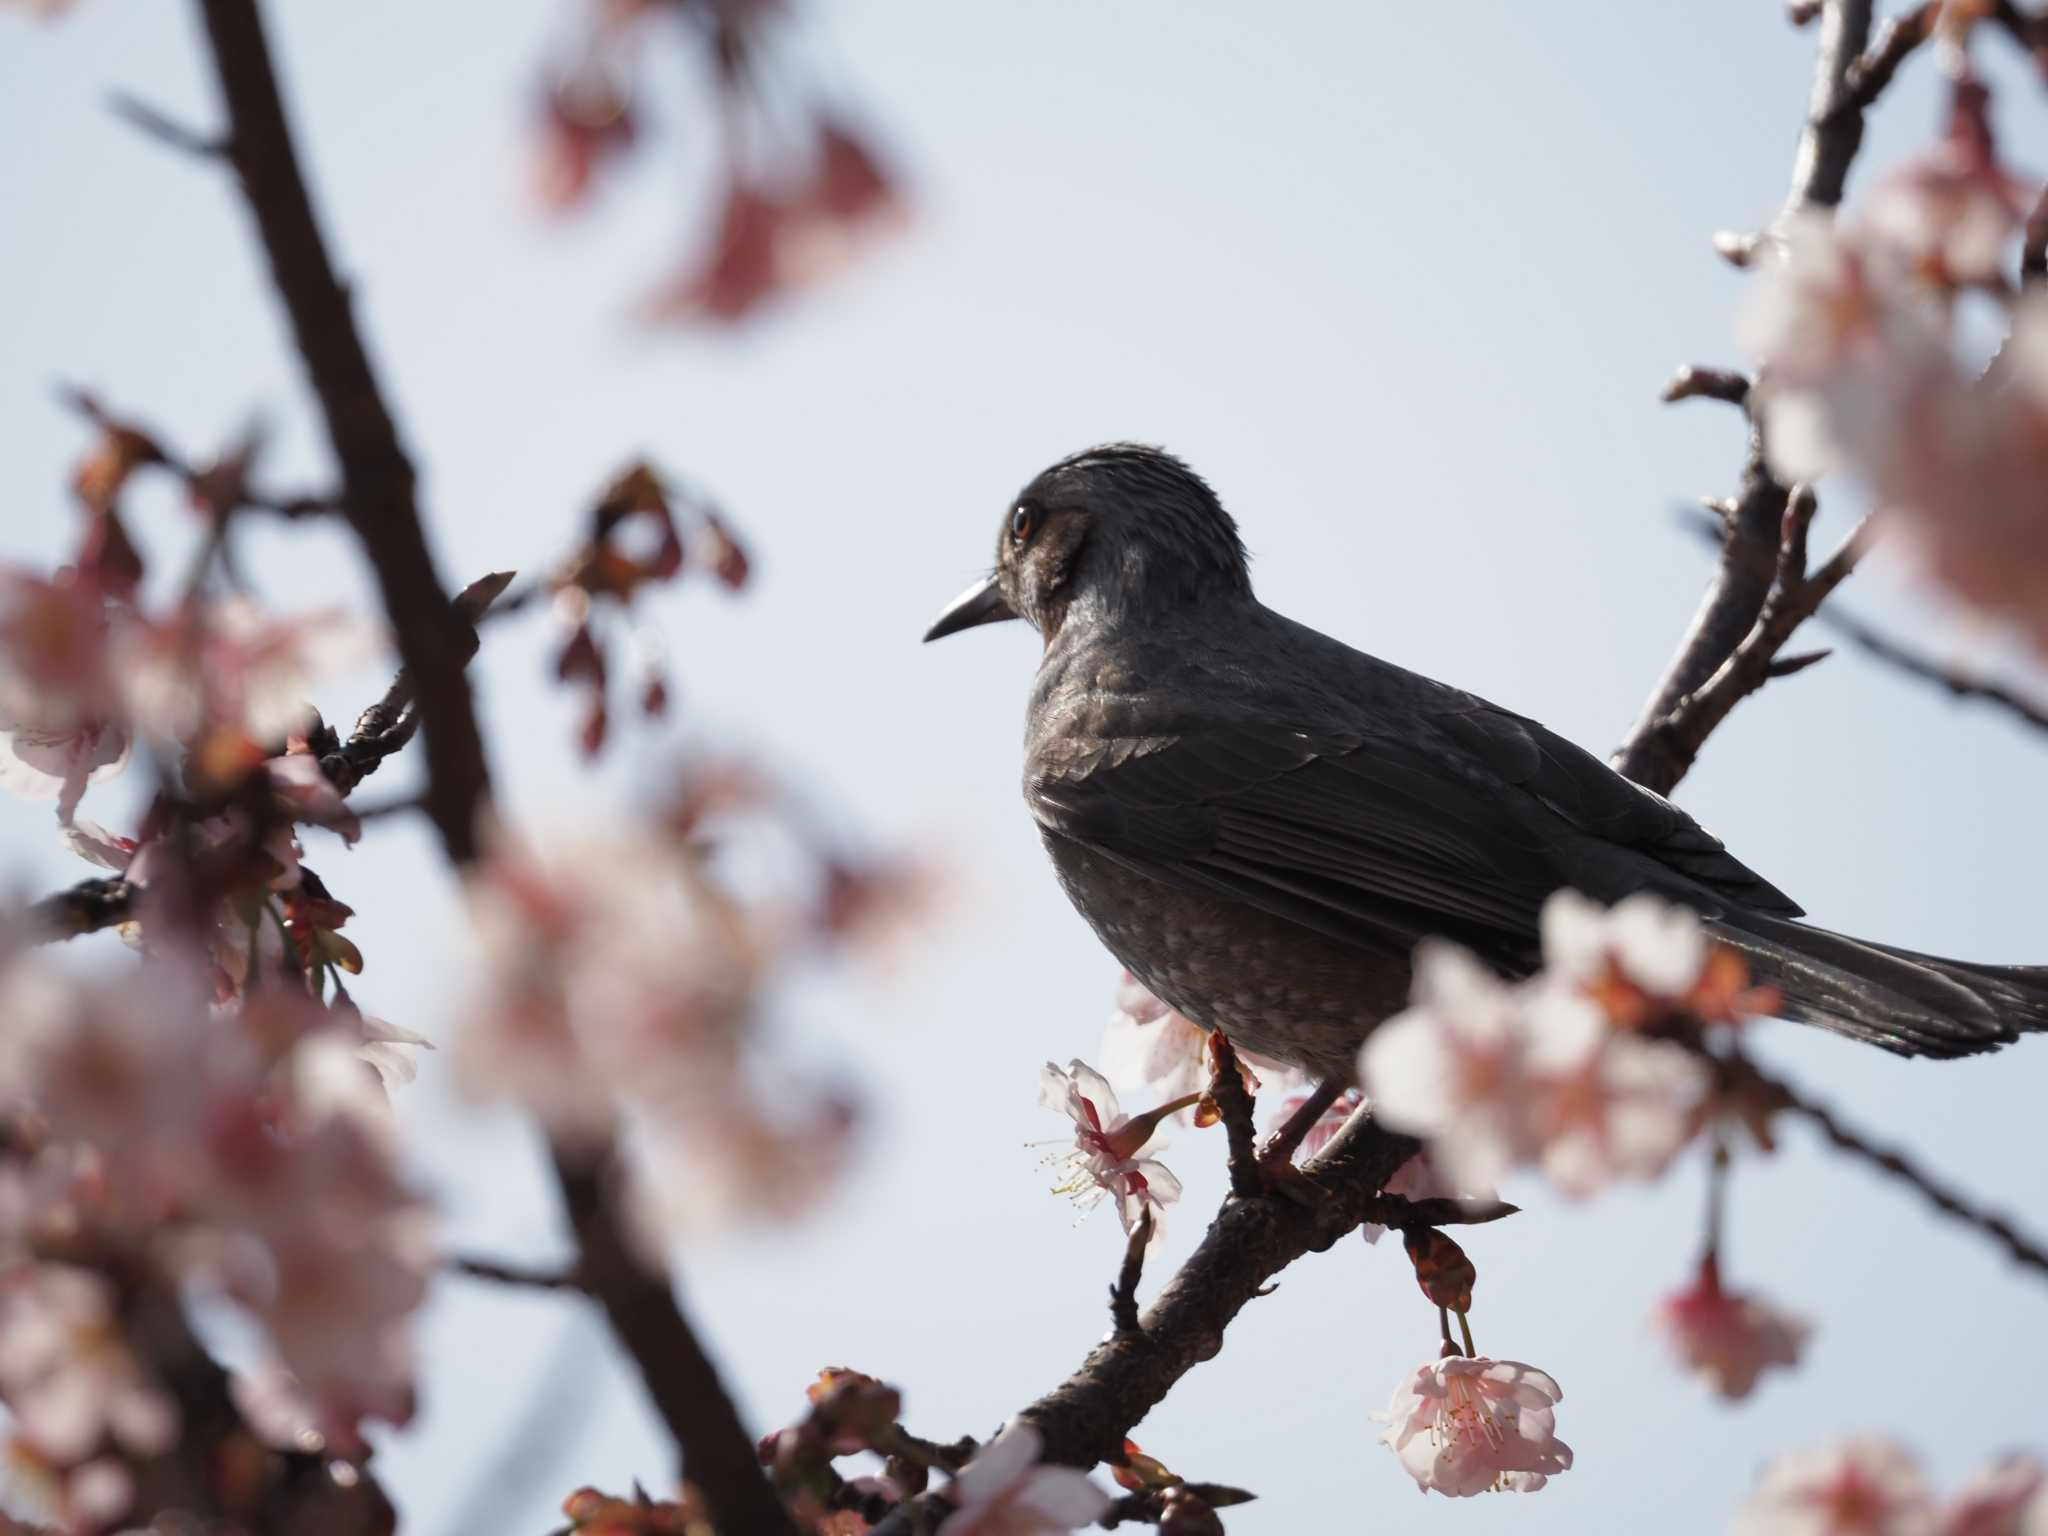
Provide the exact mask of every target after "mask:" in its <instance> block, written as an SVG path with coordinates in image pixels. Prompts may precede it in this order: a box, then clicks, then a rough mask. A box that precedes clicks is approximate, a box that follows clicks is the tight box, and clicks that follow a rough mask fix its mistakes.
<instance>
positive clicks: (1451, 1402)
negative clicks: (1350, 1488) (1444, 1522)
mask: <svg viewBox="0 0 2048 1536" xmlns="http://www.w3.org/2000/svg"><path fill="white" fill-rule="evenodd" d="M1563 1399H1564V1392H1563V1390H1562V1389H1561V1388H1560V1387H1559V1386H1558V1384H1557V1383H1556V1382H1555V1381H1554V1380H1552V1379H1551V1378H1550V1377H1549V1376H1548V1375H1546V1374H1545V1373H1543V1372H1542V1371H1539V1370H1537V1369H1536V1368H1535V1367H1534V1366H1530V1365H1524V1364H1522V1363H1521V1362H1520V1361H1516V1360H1489V1359H1487V1358H1486V1357H1485V1356H1483V1355H1449V1356H1446V1357H1445V1358H1443V1359H1441V1360H1432V1361H1431V1362H1430V1363H1429V1364H1427V1365H1421V1366H1417V1367H1416V1368H1415V1372H1414V1374H1413V1375H1412V1376H1410V1377H1409V1378H1408V1379H1407V1380H1406V1381H1404V1382H1402V1383H1401V1385H1400V1386H1399V1387H1397V1388H1396V1389H1395V1391H1394V1400H1393V1402H1392V1403H1390V1404H1389V1405H1388V1408H1387V1412H1386V1413H1384V1414H1382V1415H1379V1417H1380V1418H1381V1419H1383V1420H1387V1421H1390V1427H1389V1428H1388V1430H1387V1432H1386V1434H1385V1435H1384V1436H1383V1437H1382V1439H1383V1441H1384V1442H1385V1444H1386V1446H1387V1448H1388V1449H1389V1450H1391V1451H1393V1453H1394V1454H1395V1455H1396V1456H1398V1457H1399V1458H1400V1459H1401V1465H1402V1467H1403V1468H1404V1469H1405V1470H1406V1471H1407V1473H1408V1475H1409V1476H1410V1477H1412V1478H1414V1479H1415V1484H1416V1486H1417V1487H1418V1488H1419V1489H1420V1490H1421V1491H1422V1492H1423V1493H1425V1494H1426V1493H1428V1492H1430V1491H1431V1490H1432V1489H1433V1490H1435V1491H1436V1492H1438V1493H1441V1494H1443V1495H1445V1496H1446V1497H1449V1498H1454V1499H1456V1498H1466V1497H1469V1496H1470V1495H1472V1494H1475V1493H1498V1492H1512V1493H1533V1492H1535V1491H1536V1490H1537V1489H1538V1488H1541V1487H1542V1486H1543V1485H1544V1484H1545V1483H1546V1482H1548V1481H1549V1480H1550V1478H1551V1477H1553V1476H1555V1475H1556V1474H1557V1473H1559V1472H1564V1471H1567V1470H1569V1469H1570V1467H1571V1464H1572V1449H1571V1447H1570V1446H1568V1445H1566V1444H1565V1443H1564V1442H1563V1441H1562V1440H1560V1439H1558V1438H1557V1417H1556V1408H1557V1405H1558V1403H1559V1402H1561V1401H1563Z"/></svg>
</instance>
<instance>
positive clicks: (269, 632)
mask: <svg viewBox="0 0 2048 1536" xmlns="http://www.w3.org/2000/svg"><path fill="white" fill-rule="evenodd" d="M378 640H379V632H378V630H377V629H376V627H375V626H374V625H371V624H368V623H366V622H365V621H363V620H361V619H358V618H356V617H354V616H352V615H350V614H347V613H344V612H342V611H340V610H338V609H327V610H323V611H320V612H316V613H308V614H301V615H298V616H296V617H291V618H280V617H277V616H275V615H271V614H267V613H265V612H263V610H261V609H260V608H258V607H257V606H256V605H255V604H253V603H251V602H248V601H247V600H245V599H242V598H233V599H229V600H226V601H222V602H217V603H211V604H206V605H196V604H194V605H188V606H186V607H184V608H181V609H179V610H178V611H177V612H175V613H173V614H171V615H169V616H168V617H166V618H163V619H159V620H149V621H144V622H140V623H137V624H134V625H131V626H129V627H128V628H127V630H125V631H124V632H123V636H122V644H121V658H120V659H121V667H122V672H121V676H122V683H123V687H124V690H125V694H126V697H127V702H128V708H129V711H130V713H131V715H132V716H133V718H134V719H135V721H136V722H137V725H138V726H139V727H140V728H141V729H143V730H144V731H146V732H147V733H148V734H150V735H152V736H155V737H158V738H161V739H164V740H171V741H190V740H192V739H193V738H195V737H197V736H198V735H200V734H201V732H202V731H205V730H209V729H218V730H229V731H236V732H240V733H241V734H242V735H244V736H247V737H248V738H250V739H251V740H253V741H255V742H258V743H264V742H282V741H283V740H284V739H285V738H286V737H287V736H289V735H291V734H292V732H293V731H295V730H297V729H299V728H301V727H302V726H303V725H304V724H305V721H306V718H307V715H308V713H309V711H310V708H311V706H310V705H309V703H308V701H307V697H306V693H307V689H308V688H309V686H310V685H311V683H312V681H313V679H314V678H315V677H318V676H320V675H321V674H323V673H327V672H332V671H338V670H341V669H343V668H345V667H349V666H353V665H355V664H357V663H359V662H363V661H366V660H368V659H370V658H371V657H372V656H374V655H375V653H376V650H377V647H378Z"/></svg>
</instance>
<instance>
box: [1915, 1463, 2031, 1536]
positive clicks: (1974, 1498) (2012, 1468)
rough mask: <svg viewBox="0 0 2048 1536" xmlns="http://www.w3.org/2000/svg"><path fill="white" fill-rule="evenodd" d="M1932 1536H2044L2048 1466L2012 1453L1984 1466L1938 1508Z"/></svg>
mask: <svg viewBox="0 0 2048 1536" xmlns="http://www.w3.org/2000/svg"><path fill="white" fill-rule="evenodd" d="M1936 1536H2048V1467H2044V1466H2043V1465H2042V1464H2041V1461H2040V1459H2039V1458H2038V1457H2034V1456H2028V1455H2022V1454H2015V1455H2011V1456H2007V1457H2005V1458H2004V1459H2003V1460H2001V1461H1999V1462H1997V1463H1995V1464H1994V1465H1992V1466H1989V1467H1987V1468H1985V1469H1984V1470H1983V1471H1982V1472H1980V1473H1978V1474H1977V1475H1976V1477H1974V1478H1972V1479H1971V1480H1970V1483H1969V1486H1968V1487H1966V1488H1964V1490H1963V1491H1962V1492H1961V1493H1960V1494H1958V1495H1957V1496H1956V1497H1955V1498H1954V1499H1953V1500H1951V1501H1950V1503H1949V1504H1948V1506H1947V1508H1945V1509H1944V1510H1942V1512H1941V1520H1940V1523H1939V1524H1938V1525H1937V1527H1936Z"/></svg>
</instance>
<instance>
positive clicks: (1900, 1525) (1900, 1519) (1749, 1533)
mask: <svg viewBox="0 0 2048 1536" xmlns="http://www.w3.org/2000/svg"><path fill="white" fill-rule="evenodd" d="M1934 1528H1935V1525H1934V1504H1933V1500H1932V1499H1931V1497H1930V1496H1929V1494H1928V1491H1927V1484H1926V1481H1925V1479H1923V1478H1922V1476H1921V1475H1920V1468H1919V1464H1918V1463H1917V1462H1916V1461H1915V1460H1914V1457H1913V1454H1912V1452H1910V1451H1908V1450H1907V1449H1906V1448H1905V1447H1904V1446H1901V1445H1898V1444H1896V1443H1895V1442H1893V1441H1890V1440H1885V1439H1882V1438H1880V1437H1877V1436H1874V1435H1865V1436H1860V1437H1857V1438H1853V1439H1848V1440H1842V1441H1838V1442H1836V1443H1835V1444H1833V1445H1828V1446H1822V1447H1819V1448H1816V1449H1807V1450H1797V1451H1787V1452H1785V1453H1784V1454H1782V1455H1780V1456H1778V1457H1777V1458H1776V1459H1775V1460H1773V1461H1772V1462H1771V1464H1770V1465H1769V1466H1767V1467H1766V1468H1765V1469H1764V1474H1763V1478H1762V1480H1761V1481H1760V1482H1759V1484H1758V1486H1757V1490H1756V1492H1755V1493H1753V1494H1752V1495H1751V1496H1750V1498H1749V1501H1748V1502H1747V1503H1746V1504H1744V1505H1743V1506H1742V1508H1741V1510H1739V1511H1738V1512H1737V1514H1736V1517H1735V1523H1734V1525H1733V1526H1732V1527H1731V1529H1732V1530H1733V1531H1734V1532H1735V1533H1736V1536H1930V1533H1932V1532H1933V1530H1934Z"/></svg>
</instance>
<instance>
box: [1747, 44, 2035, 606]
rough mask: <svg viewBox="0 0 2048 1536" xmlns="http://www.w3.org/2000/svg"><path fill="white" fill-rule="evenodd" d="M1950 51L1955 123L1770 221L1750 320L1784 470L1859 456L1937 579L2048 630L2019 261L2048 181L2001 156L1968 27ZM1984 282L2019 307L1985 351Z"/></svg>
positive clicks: (1762, 414)
mask: <svg viewBox="0 0 2048 1536" xmlns="http://www.w3.org/2000/svg"><path fill="white" fill-rule="evenodd" d="M1949 9H1950V10H1954V9H1955V8H1954V7H1950V8H1949ZM1949 58H1950V60H1951V65H1952V68H1953V69H1954V70H1955V75H1954V78H1953V79H1952V82H1951V86H1950V108H1949V121H1948V127H1947V130H1946V132H1945V134H1944V135H1943V136H1942V137H1941V139H1940V140H1939V141H1938V142H1937V143H1936V144H1934V145H1933V146H1932V147H1931V148H1929V149H1928V150H1926V151H1925V152H1923V153H1922V154H1920V155H1919V156H1917V157H1916V158H1914V159H1912V160H1910V161H1908V162H1907V163H1906V164H1904V165H1903V166H1901V167H1899V168H1898V169H1897V170H1895V171H1893V172H1892V173H1891V174H1890V175H1889V176H1887V177H1885V178H1884V179H1883V180H1882V181H1880V182H1879V183H1878V184H1877V185H1876V186H1875V187H1874V188H1873V189H1872V191H1871V192H1870V194H1869V196H1868V197H1867V198H1866V199H1865V200H1864V201H1863V203H1862V204H1861V205H1860V206H1859V207H1857V208H1855V209H1852V210H1850V211H1849V212H1846V213H1844V214H1843V215H1841V216H1840V217H1831V216H1829V215H1828V214H1825V213H1822V212H1819V211H1807V212H1803V213H1799V214H1796V215H1794V216H1792V217H1790V218H1789V219H1787V220H1786V221H1785V222H1784V223H1783V224H1782V225H1781V227H1780V228H1778V229H1777V230H1776V231H1775V232H1774V233H1773V234H1772V235H1770V236H1769V237H1767V238H1766V240H1765V241H1764V242H1763V244H1762V245H1761V246H1760V248H1759V260H1760V265H1761V267H1762V273H1761V276H1760V278H1759V280H1758V282H1757V286H1756V289H1755V291H1754V292H1753V293H1752V295H1751V298H1750V302H1749V305H1748V308H1747V310H1746V312H1745V314H1744V317H1743V324H1742V337H1743V340H1744V342H1745V344H1746V345H1747V346H1748V347H1749V348H1750V349H1751V350H1752V351H1753V352H1754V353H1755V354H1756V356H1757V357H1758V359H1759V361H1760V364H1761V367H1760V371H1759V375H1758V380H1757V385H1756V390H1755V394H1754V403H1755V406H1756V409H1757V412H1758V419H1759V421H1760V422H1761V425H1762V427H1763V432H1764V443H1765V447H1766V450H1767V453H1768V455H1769V460H1770V463H1771V467H1772V468H1773V470H1774V471H1775V472H1776V473H1777V475H1778V476H1779V477H1780V478H1781V479H1783V480H1785V481H1786V482H1787V483H1791V482H1795V481H1811V480H1813V479H1815V478H1817V477H1819V476H1820V475H1822V474H1825V473H1827V472H1829V471H1845V472H1847V473H1849V474H1851V475H1853V476H1854V477H1856V478H1857V479H1858V480H1859V481H1861V482H1862V483H1863V484H1864V485H1865V486H1866V487H1867V488H1868V489H1869V491H1870V493H1871V494H1872V496H1873V497H1874V498H1875V500H1876V502H1877V505H1878V507H1879V509H1880V511H1881V512H1882V513H1884V514H1885V515H1886V517H1887V518H1888V519H1889V520H1890V521H1891V522H1892V523H1893V524H1895V525H1896V526H1897V527H1898V528H1899V529H1900V530H1901V532H1902V533H1904V534H1905V535H1906V536H1907V538H1908V540H1909V542H1910V543H1911V544H1912V545H1913V546H1914V547H1915V549H1916V550H1917V551H1918V552H1919V554H1920V556H1921V557H1922V559H1923V560H1924V561H1925V563H1926V565H1927V566H1928V568H1929V569H1930V570H1931V571H1932V573H1933V574H1934V575H1935V576H1936V577H1937V578H1938V579H1939V580H1940V581H1942V582H1943V583H1945V584H1946V585H1947V586H1948V587H1949V588H1950V589H1951V590H1953V591H1954V592H1955V593H1956V594H1957V595H1959V596H1960V597H1962V598H1963V599H1964V600H1965V601H1967V602H1969V603H1971V604H1973V605H1975V606H1976V607H1978V608H1980V609H1981V610H1983V611H1984V612H1985V613H1987V614H1989V615H1991V616H1993V617H1996V618H1999V619H2002V620H2004V621H2007V622H2009V623H2011V624H2013V625H2015V626H2017V627H2018V628H2019V629H2020V630H2022V631H2023V632H2024V633H2026V634H2028V635H2029V636H2030V637H2031V638H2032V640H2033V641H2034V643H2035V644H2036V645H2037V646H2040V647H2048V618H2044V615H2048V517H2044V515H2043V512H2042V506H2041V499H2040V495H2039V487H2040V485H2041V483H2042V480H2043V477H2044V475H2048V294H2044V292H2043V291H2042V290H2041V288H2040V286H2039V284H2038V282H2030V283H2029V284H2028V285H2027V286H2026V287H2025V288H2024V290H2022V291H2018V292H2015V291H2014V290H2013V288H2012V285H2011V283H2010V281H2009V280H2008V278H2007V277H2006V276H2005V273H2006V270H2007V266H2008V263H2009V261H2010V252H2011V250H2012V248H2013V247H2014V245H2016V244H2017V243H2018V241H2019V238H2020V234H2021V231H2022V230H2023V229H2024V228H2025V227H2026V223H2027V219H2028V215H2029V211H2030V210H2031V209H2032V208H2033V206H2034V203H2035V200H2036V197H2037V195H2038V193H2039V190H2040V189H2039V186H2038V184H2037V183H2036V182H2034V181H2032V180H2030V179H2024V178H2021V177H2019V176H2017V175H2016V174H2014V173H2013V172H2012V171H2010V170H2008V169H2007V168H2006V167H2005V166H2004V164H2003V163H2002V162H2001V161H2000V159H1999V157H1998V155H1997V152H1996V146H1995V144H1994V141H1993V137H1992V132H1991V121H1990V104H1991V98H1990V92H1989V90H1988V89H1987V87H1986V86H1985V85H1984V84H1983V83H1982V81H1981V80H1979V79H1978V78H1977V77H1976V76H1974V75H1973V74H1971V73H1970V72H1969V70H1968V65H1967V54H1966V53H1964V52H1963V51H1962V49H1961V46H1960V43H1959V41H1957V42H1956V44H1955V46H1952V47H1951V49H1950V51H1949ZM1970 294H1985V295H1990V296H1991V298H1992V299H1993V300H1994V301H1995V302H1996V303H1998V304H2000V305H2002V306H2004V307H2005V309H2006V310H2007V311H2008V313H2009V321H2008V323H2007V324H2006V325H2005V326H2003V327H2002V329H2003V330H2004V331H2005V332H2006V336H2005V340H2004V342H2003V344H2002V347H2001V349H2000V350H1999V352H1998V355H1997V357H1996V359H1995V361H1994V362H1993V363H1992V365H1991V366H1990V367H1989V368H1986V367H1985V365H1984V357H1983V354H1982V351H1981V349H1978V348H1975V347H1973V345H1972V341H1973V339H1974V338H1975V336H1976V334H1977V331H1976V328H1975V327H1974V326H1973V325H1972V324H1971V323H1969V321H1970V315H1971V312H1970V310H1969V309H1968V308H1967V307H1966V306H1965V305H1964V304H1963V303H1962V302H1961V301H1962V300H1963V298H1964V297H1965V296H1967V295H1970Z"/></svg>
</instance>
